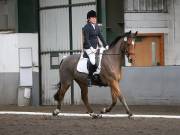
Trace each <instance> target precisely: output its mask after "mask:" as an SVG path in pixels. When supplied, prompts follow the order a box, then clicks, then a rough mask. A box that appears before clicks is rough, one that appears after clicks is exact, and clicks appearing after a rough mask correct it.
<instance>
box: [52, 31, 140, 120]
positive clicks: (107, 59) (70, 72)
mask: <svg viewBox="0 0 180 135" xmlns="http://www.w3.org/2000/svg"><path fill="white" fill-rule="evenodd" d="M136 35H137V32H136V33H131V31H129V32H127V33H125V34H124V35H122V36H118V37H116V38H115V39H114V40H113V41H112V43H111V44H110V45H109V49H108V50H105V51H104V52H103V57H102V61H101V72H100V74H99V78H100V80H101V81H96V80H94V81H93V85H96V86H105V87H110V89H111V96H112V103H111V105H110V106H108V107H107V108H103V109H102V110H101V113H107V112H110V111H111V110H112V108H113V107H114V106H115V105H116V103H117V99H119V100H120V102H121V103H122V105H123V106H124V108H125V110H126V113H127V114H128V117H129V118H130V117H131V116H132V115H133V114H132V112H131V111H130V109H129V107H128V105H127V103H126V100H125V97H124V96H123V94H122V92H121V88H120V86H119V82H120V80H121V76H122V74H121V67H122V65H123V64H124V63H125V55H126V56H127V58H128V61H129V62H130V63H134V61H135V54H134V52H135V51H134V49H135V44H134V43H135V37H136ZM79 59H80V54H74V55H69V56H67V57H66V58H65V59H63V60H62V61H61V63H60V66H59V77H60V81H59V85H58V91H57V92H56V93H55V95H54V99H55V100H56V101H57V102H58V104H57V108H56V109H55V110H54V111H53V115H58V114H59V113H60V110H61V103H62V101H63V98H64V95H65V93H66V91H67V89H68V88H69V87H70V85H71V83H72V81H73V80H75V81H76V82H77V84H78V85H79V87H80V89H81V98H82V101H83V103H84V105H85V107H86V109H87V113H89V114H90V116H92V117H94V118H95V117H97V116H99V115H98V114H95V113H94V112H93V110H92V108H91V106H90V104H89V102H88V83H87V77H88V75H87V74H84V73H80V72H78V71H77V69H76V67H77V63H78V61H79Z"/></svg>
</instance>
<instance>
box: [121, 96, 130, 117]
mask: <svg viewBox="0 0 180 135" xmlns="http://www.w3.org/2000/svg"><path fill="white" fill-rule="evenodd" d="M119 100H120V101H121V103H122V104H123V106H124V107H125V110H126V113H127V114H128V115H129V118H131V117H132V115H133V114H132V112H131V111H130V109H129V107H128V105H127V103H126V100H125V98H124V97H123V95H120V96H119Z"/></svg>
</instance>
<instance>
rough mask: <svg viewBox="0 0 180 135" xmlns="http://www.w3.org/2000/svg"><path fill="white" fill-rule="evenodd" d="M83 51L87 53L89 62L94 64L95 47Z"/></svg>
mask: <svg viewBox="0 0 180 135" xmlns="http://www.w3.org/2000/svg"><path fill="white" fill-rule="evenodd" d="M84 50H85V52H86V53H87V55H88V56H89V60H90V62H91V64H92V65H95V64H96V60H95V57H96V55H95V53H96V52H97V49H93V50H92V49H84Z"/></svg>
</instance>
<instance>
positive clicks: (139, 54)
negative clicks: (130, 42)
mask: <svg viewBox="0 0 180 135" xmlns="http://www.w3.org/2000/svg"><path fill="white" fill-rule="evenodd" d="M163 54H164V49H163V37H162V36H161V35H150V36H139V37H137V40H136V48H135V58H136V59H135V63H134V66H160V65H164V56H163Z"/></svg>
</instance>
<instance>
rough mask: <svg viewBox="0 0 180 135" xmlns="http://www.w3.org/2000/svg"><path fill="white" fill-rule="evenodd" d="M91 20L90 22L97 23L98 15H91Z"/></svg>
mask: <svg viewBox="0 0 180 135" xmlns="http://www.w3.org/2000/svg"><path fill="white" fill-rule="evenodd" d="M89 21H90V23H92V24H96V22H97V18H96V17H90V18H89Z"/></svg>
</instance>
